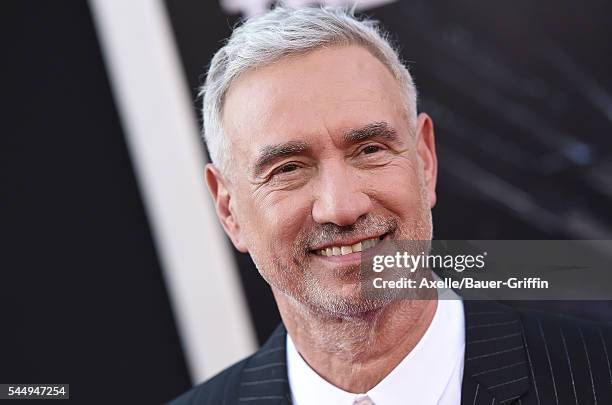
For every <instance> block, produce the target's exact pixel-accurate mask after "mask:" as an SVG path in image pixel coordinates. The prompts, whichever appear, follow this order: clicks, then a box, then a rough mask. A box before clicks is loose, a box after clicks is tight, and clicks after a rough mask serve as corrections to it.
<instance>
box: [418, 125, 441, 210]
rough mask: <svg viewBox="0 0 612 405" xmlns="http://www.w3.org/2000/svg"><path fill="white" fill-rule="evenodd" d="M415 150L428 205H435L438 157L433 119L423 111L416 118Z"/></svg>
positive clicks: (431, 206)
mask: <svg viewBox="0 0 612 405" xmlns="http://www.w3.org/2000/svg"><path fill="white" fill-rule="evenodd" d="M417 137H418V139H417V142H418V145H417V151H418V155H419V158H420V159H421V162H422V164H423V175H424V178H425V186H426V188H427V194H428V197H429V206H430V208H433V207H434V205H436V183H437V179H438V157H437V155H436V142H435V136H434V126H433V121H432V120H431V118H430V117H429V115H427V114H425V113H421V114H419V116H418V118H417Z"/></svg>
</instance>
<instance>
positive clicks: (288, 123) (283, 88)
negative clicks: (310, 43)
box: [223, 46, 408, 159]
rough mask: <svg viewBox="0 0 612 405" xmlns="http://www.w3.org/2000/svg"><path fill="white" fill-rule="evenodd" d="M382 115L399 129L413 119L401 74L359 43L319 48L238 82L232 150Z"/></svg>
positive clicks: (230, 112)
mask: <svg viewBox="0 0 612 405" xmlns="http://www.w3.org/2000/svg"><path fill="white" fill-rule="evenodd" d="M376 122H387V123H389V124H390V125H391V126H393V127H395V129H396V130H398V132H401V131H403V130H404V128H403V127H407V124H408V123H407V115H406V110H405V105H404V102H403V98H402V96H401V89H400V86H399V84H398V82H397V81H396V80H395V78H394V77H393V75H392V74H391V72H390V71H389V70H388V68H387V67H386V66H385V65H384V64H383V63H382V62H380V61H379V60H378V59H377V58H375V57H374V56H372V54H370V52H369V51H368V50H366V49H365V48H363V47H359V46H347V47H334V48H328V49H321V50H317V51H313V52H310V53H307V54H304V55H299V56H294V57H290V58H286V59H283V60H281V61H279V62H277V63H274V64H272V65H269V66H266V67H264V68H260V69H256V70H253V71H249V72H247V73H245V74H243V75H241V76H240V77H239V78H238V79H237V80H236V81H235V82H234V83H233V84H232V86H231V87H230V89H229V91H228V93H227V95H226V98H225V105H224V109H223V126H224V130H225V131H224V132H225V136H227V137H229V143H230V144H231V147H232V154H233V158H236V157H237V156H238V155H237V154H240V155H239V156H240V158H241V159H242V158H248V156H251V155H253V153H254V152H255V151H256V150H258V149H260V148H261V147H262V146H263V145H265V144H268V143H278V142H287V141H291V140H299V141H304V140H306V141H316V140H317V139H316V138H317V137H319V138H321V137H327V138H329V137H330V136H331V137H333V136H341V134H343V133H345V132H346V130H348V129H351V128H354V127H360V126H364V125H369V124H372V123H376ZM405 129H406V130H407V129H408V128H405Z"/></svg>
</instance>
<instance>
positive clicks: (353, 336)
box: [274, 291, 438, 393]
mask: <svg viewBox="0 0 612 405" xmlns="http://www.w3.org/2000/svg"><path fill="white" fill-rule="evenodd" d="M274 296H275V298H276V301H277V304H278V307H279V311H280V314H281V318H282V319H283V322H284V324H285V327H286V328H287V331H288V333H289V335H290V336H291V339H292V340H293V342H294V344H295V347H296V348H297V349H298V351H299V353H300V355H301V356H302V358H304V360H305V361H306V362H307V363H308V364H309V365H310V367H311V368H312V369H313V370H314V371H316V372H317V374H319V375H320V376H321V377H323V378H324V379H325V380H327V381H328V382H329V383H331V384H333V385H335V386H336V387H338V388H341V389H343V390H345V391H348V392H353V393H365V392H367V391H368V390H370V389H371V388H373V387H374V386H376V384H378V383H379V382H380V381H381V380H382V379H383V378H384V377H386V376H387V375H388V374H389V373H390V372H391V371H392V370H393V369H394V368H395V367H396V366H397V365H398V364H399V363H400V362H401V361H402V359H404V357H406V355H407V354H408V353H410V352H411V351H412V349H414V347H415V346H416V345H417V343H418V342H419V341H420V340H421V338H422V337H423V335H424V334H425V332H426V331H427V328H428V327H429V325H430V324H431V321H432V319H433V316H434V314H435V312H436V308H437V304H438V302H437V300H435V299H432V300H395V301H392V302H390V303H388V304H386V305H385V306H383V307H381V308H379V309H376V310H373V311H370V312H368V313H367V314H362V315H358V316H353V317H339V316H337V315H333V314H325V313H320V312H315V311H312V310H311V309H309V308H307V307H305V306H304V305H303V304H301V303H298V302H297V301H295V300H293V299H291V298H289V297H287V296H286V295H285V294H284V293H282V292H279V291H274Z"/></svg>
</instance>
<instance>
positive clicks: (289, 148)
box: [253, 121, 398, 177]
mask: <svg viewBox="0 0 612 405" xmlns="http://www.w3.org/2000/svg"><path fill="white" fill-rule="evenodd" d="M374 137H381V138H384V139H386V140H388V141H396V140H397V139H398V135H397V131H395V129H393V128H392V127H391V126H390V125H389V124H388V123H386V122H384V121H381V122H374V123H372V124H367V125H364V126H362V127H359V128H353V129H349V130H347V131H345V132H344V134H343V135H342V139H343V141H344V143H346V144H352V143H358V142H363V141H365V140H368V139H371V138H374ZM310 150H311V147H310V145H309V144H308V143H306V142H301V141H289V142H285V143H281V144H277V145H268V146H264V147H263V148H262V149H261V152H260V153H259V157H258V158H257V160H256V161H255V163H254V164H253V173H254V175H255V177H259V176H260V175H261V174H262V173H263V172H264V171H265V169H266V167H267V166H268V165H270V164H271V163H272V162H274V161H276V160H278V159H280V158H283V157H287V156H294V155H303V154H305V153H307V152H309V151H310Z"/></svg>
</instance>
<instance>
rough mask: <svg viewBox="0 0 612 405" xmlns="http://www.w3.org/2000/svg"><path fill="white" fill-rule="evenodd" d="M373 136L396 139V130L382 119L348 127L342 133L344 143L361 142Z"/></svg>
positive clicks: (389, 139)
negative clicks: (352, 127)
mask: <svg viewBox="0 0 612 405" xmlns="http://www.w3.org/2000/svg"><path fill="white" fill-rule="evenodd" d="M374 137H381V138H384V139H386V140H388V141H395V140H397V139H398V136H397V131H396V130H395V129H393V128H392V127H391V126H390V125H389V124H387V123H386V122H384V121H381V122H375V123H372V124H368V125H365V126H363V127H361V128H355V129H349V130H348V131H346V132H345V133H344V135H343V138H344V142H345V143H357V142H363V141H366V140H368V139H371V138H374Z"/></svg>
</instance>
